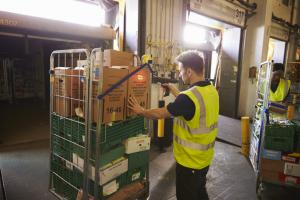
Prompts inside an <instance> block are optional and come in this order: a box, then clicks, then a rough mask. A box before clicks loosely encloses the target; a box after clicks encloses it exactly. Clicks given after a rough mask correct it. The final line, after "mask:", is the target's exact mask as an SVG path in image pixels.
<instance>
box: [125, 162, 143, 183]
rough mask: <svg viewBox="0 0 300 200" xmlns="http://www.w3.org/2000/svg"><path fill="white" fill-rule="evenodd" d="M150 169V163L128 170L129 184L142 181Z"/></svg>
mask: <svg viewBox="0 0 300 200" xmlns="http://www.w3.org/2000/svg"><path fill="white" fill-rule="evenodd" d="M147 170H148V165H145V166H141V167H138V168H135V169H131V170H128V172H127V173H126V174H127V177H126V178H127V181H126V183H127V184H131V183H133V182H136V181H141V180H143V179H144V178H145V177H146V173H147Z"/></svg>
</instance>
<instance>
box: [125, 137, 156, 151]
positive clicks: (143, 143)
mask: <svg viewBox="0 0 300 200" xmlns="http://www.w3.org/2000/svg"><path fill="white" fill-rule="evenodd" d="M150 139H151V138H150V137H149V136H148V135H140V136H137V137H131V138H128V139H127V140H125V141H124V145H125V153H127V154H131V153H136V152H140V151H146V150H149V149H150Z"/></svg>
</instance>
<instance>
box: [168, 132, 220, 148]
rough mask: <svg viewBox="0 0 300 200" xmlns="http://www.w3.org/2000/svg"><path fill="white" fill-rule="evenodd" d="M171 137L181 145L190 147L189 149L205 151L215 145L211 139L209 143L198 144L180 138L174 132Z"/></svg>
mask: <svg viewBox="0 0 300 200" xmlns="http://www.w3.org/2000/svg"><path fill="white" fill-rule="evenodd" d="M173 137H174V140H175V141H176V142H177V143H178V144H180V145H181V146H183V147H186V148H190V149H193V150H199V151H207V150H209V149H211V148H213V147H214V146H215V141H213V142H212V143H209V144H199V143H195V142H191V141H187V140H184V139H181V138H180V137H178V136H177V135H176V134H174V136H173Z"/></svg>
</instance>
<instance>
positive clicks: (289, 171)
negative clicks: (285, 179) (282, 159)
mask: <svg viewBox="0 0 300 200" xmlns="http://www.w3.org/2000/svg"><path fill="white" fill-rule="evenodd" d="M284 174H285V175H290V176H296V177H300V164H295V163H285V165H284Z"/></svg>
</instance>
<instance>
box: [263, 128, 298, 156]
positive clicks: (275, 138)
mask: <svg viewBox="0 0 300 200" xmlns="http://www.w3.org/2000/svg"><path fill="white" fill-rule="evenodd" d="M294 134H295V131H294V125H293V124H286V125H281V124H270V125H266V130H265V148H266V149H270V150H277V151H284V152H292V151H293V148H294Z"/></svg>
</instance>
